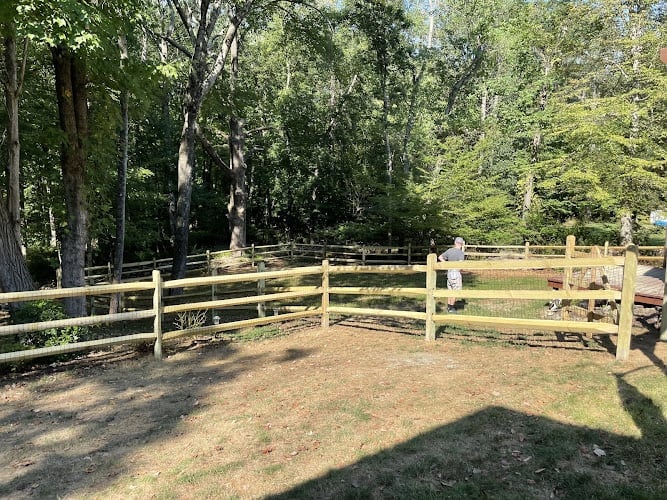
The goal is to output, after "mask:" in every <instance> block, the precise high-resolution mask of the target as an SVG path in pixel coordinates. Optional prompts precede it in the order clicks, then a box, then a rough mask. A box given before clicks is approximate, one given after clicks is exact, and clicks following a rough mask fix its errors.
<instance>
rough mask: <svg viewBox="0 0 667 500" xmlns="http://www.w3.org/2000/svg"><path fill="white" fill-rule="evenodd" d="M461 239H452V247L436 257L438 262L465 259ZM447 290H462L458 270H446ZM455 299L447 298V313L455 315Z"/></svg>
mask: <svg viewBox="0 0 667 500" xmlns="http://www.w3.org/2000/svg"><path fill="white" fill-rule="evenodd" d="M464 243H465V242H464V241H463V238H461V237H460V236H457V237H456V238H455V239H454V246H453V247H452V248H450V249H448V250H446V251H445V252H443V253H442V254H440V255H439V256H438V260H439V261H440V262H445V261H448V262H457V261H460V260H464V259H465V254H464V253H463V245H464ZM447 288H448V289H449V290H461V289H462V288H463V277H462V276H461V271H460V270H459V269H448V270H447ZM455 304H456V298H455V297H447V312H449V313H455V312H456V306H455Z"/></svg>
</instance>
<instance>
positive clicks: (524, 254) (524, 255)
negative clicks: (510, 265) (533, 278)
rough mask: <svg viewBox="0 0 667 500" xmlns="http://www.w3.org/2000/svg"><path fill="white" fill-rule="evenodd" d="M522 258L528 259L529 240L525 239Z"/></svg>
mask: <svg viewBox="0 0 667 500" xmlns="http://www.w3.org/2000/svg"><path fill="white" fill-rule="evenodd" d="M523 258H524V259H530V242H529V241H526V244H525V245H524V250H523Z"/></svg>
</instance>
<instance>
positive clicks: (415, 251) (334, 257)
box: [85, 242, 665, 285]
mask: <svg viewBox="0 0 667 500" xmlns="http://www.w3.org/2000/svg"><path fill="white" fill-rule="evenodd" d="M593 249H599V252H600V254H601V255H604V256H621V255H623V253H624V251H625V247H623V246H613V245H609V243H605V244H604V245H599V246H596V245H585V246H584V245H575V246H574V247H573V249H572V251H573V255H572V256H577V255H590V254H591V253H592V251H593ZM637 249H638V252H639V261H640V262H642V263H646V264H649V265H653V266H657V267H664V262H665V255H664V250H665V249H664V247H662V246H639V247H637ZM444 250H446V247H443V248H440V249H439V251H438V253H441V252H442V251H444ZM567 251H568V247H567V245H537V244H531V243H525V244H522V245H466V248H465V252H466V259H468V260H486V259H535V258H546V259H551V258H563V257H565V255H566V253H567ZM429 253H431V248H430V247H428V246H423V245H412V244H407V245H403V246H381V245H360V244H352V245H327V244H323V243H321V244H319V243H318V244H316V243H296V242H287V243H278V244H274V245H251V246H248V247H242V248H238V249H236V250H220V251H206V252H205V253H199V254H194V255H189V256H188V257H187V267H186V268H187V270H188V271H189V272H193V273H197V272H199V273H205V274H211V270H212V268H214V267H216V266H218V265H220V264H221V263H226V262H228V261H230V260H238V259H239V258H242V259H247V260H248V261H250V262H255V261H257V260H270V259H274V258H276V259H279V258H290V259H293V258H299V259H305V260H308V259H311V260H316V261H321V260H325V259H326V260H328V261H329V262H330V263H332V264H334V265H335V264H346V265H353V264H360V265H392V264H395V265H411V264H417V263H421V264H423V263H425V262H426V258H427V256H428V254H429ZM171 263H172V259H171V258H165V259H156V260H151V261H143V262H131V263H127V264H123V272H122V281H123V282H127V281H130V280H136V281H142V280H143V278H146V277H149V276H150V275H151V273H152V272H153V271H154V270H160V271H162V272H164V273H165V274H166V273H167V272H168V271H170V270H171ZM85 275H86V282H87V283H88V284H90V285H93V284H98V283H111V281H112V276H113V266H112V264H111V263H108V264H107V265H105V266H93V267H87V268H86V269H85Z"/></svg>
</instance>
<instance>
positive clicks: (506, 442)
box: [269, 375, 667, 500]
mask: <svg viewBox="0 0 667 500" xmlns="http://www.w3.org/2000/svg"><path fill="white" fill-rule="evenodd" d="M617 386H618V393H619V396H620V398H621V400H622V402H623V406H624V408H625V410H626V411H627V412H628V413H629V414H630V415H631V416H632V418H633V420H634V421H635V423H636V425H637V426H638V427H639V428H640V429H641V433H642V435H641V438H640V439H635V438H632V437H628V436H622V435H617V434H613V433H609V432H605V431H601V430H596V429H591V428H586V427H577V426H572V425H567V424H564V423H561V422H557V421H553V420H550V419H547V418H543V417H537V416H533V415H529V414H525V413H521V412H516V411H513V410H509V409H506V408H502V407H490V408H486V409H484V410H482V411H479V412H477V413H475V414H472V415H470V416H468V417H466V418H463V419H461V420H459V421H457V422H455V423H453V424H450V425H445V426H442V427H439V428H436V429H434V430H433V431H431V432H428V433H426V434H422V435H420V436H418V437H416V438H414V439H411V440H410V441H408V442H405V443H402V444H400V445H399V446H396V447H394V448H391V449H387V450H385V451H382V452H380V453H378V454H375V455H372V456H368V457H365V458H363V459H361V460H359V461H357V462H355V463H354V464H351V465H349V466H347V467H343V468H340V469H337V470H332V471H330V472H329V473H328V474H326V475H325V476H323V477H319V478H316V479H313V480H311V481H308V482H306V483H304V484H302V485H300V486H298V487H296V488H294V489H291V490H289V491H285V492H283V493H281V494H278V495H274V496H271V497H269V498H271V499H273V500H278V499H280V500H282V499H284V500H287V499H290V500H292V499H314V498H317V499H329V498H330V499H334V498H335V499H353V498H354V499H359V498H369V499H370V498H410V499H422V498H424V499H426V498H428V499H432V498H512V499H516V498H568V499H572V498H575V499H579V498H581V499H588V498H596V499H602V498H606V499H630V498H643V499H662V498H667V467H665V463H664V461H665V456H666V454H667V422H666V421H665V419H664V417H663V415H662V412H661V410H660V408H659V407H658V406H657V405H656V404H655V403H654V402H653V401H652V400H651V399H650V398H647V397H646V396H644V395H643V394H642V393H641V392H639V391H638V390H637V389H636V388H635V387H633V386H632V385H631V384H629V383H628V382H626V381H625V380H624V378H623V376H620V375H617Z"/></svg>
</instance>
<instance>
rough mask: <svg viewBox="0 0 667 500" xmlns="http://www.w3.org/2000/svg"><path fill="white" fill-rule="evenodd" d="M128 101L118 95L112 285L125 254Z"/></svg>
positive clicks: (113, 306)
mask: <svg viewBox="0 0 667 500" xmlns="http://www.w3.org/2000/svg"><path fill="white" fill-rule="evenodd" d="M129 100H130V93H129V92H128V91H127V90H123V91H122V92H121V94H120V112H121V117H122V125H121V128H120V133H119V142H120V159H119V161H118V179H117V180H118V194H117V197H116V244H115V245H114V261H113V278H112V281H113V283H120V282H121V281H122V280H123V254H124V253H125V201H126V199H127V163H128V149H129V128H130V120H129ZM119 306H120V294H117V293H115V294H113V295H112V296H111V300H110V302H109V313H110V314H113V313H116V312H119Z"/></svg>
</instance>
